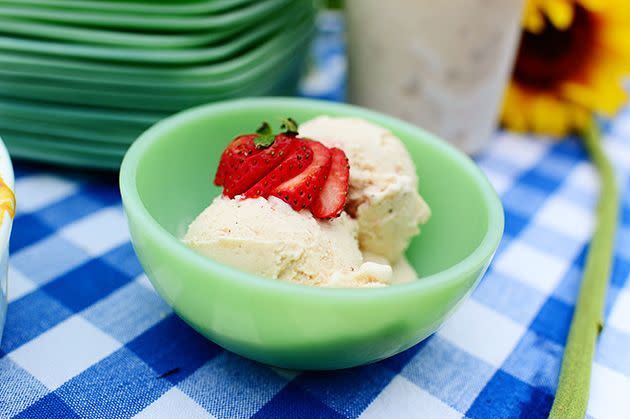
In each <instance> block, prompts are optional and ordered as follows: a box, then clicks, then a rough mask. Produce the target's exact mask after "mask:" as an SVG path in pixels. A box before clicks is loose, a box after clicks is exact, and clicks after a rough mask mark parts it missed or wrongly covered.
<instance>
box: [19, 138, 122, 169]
mask: <svg viewBox="0 0 630 419" xmlns="http://www.w3.org/2000/svg"><path fill="white" fill-rule="evenodd" d="M7 149H8V150H9V154H10V155H11V157H12V158H20V159H26V160H32V161H38V162H45V163H51V164H56V165H62V166H71V167H89V168H92V169H108V170H117V169H118V168H119V167H120V163H121V161H122V159H118V158H115V159H109V158H103V157H92V156H85V155H83V154H81V153H69V152H57V151H49V150H33V149H31V148H28V147H27V148H24V147H22V146H20V145H19V144H8V143H7Z"/></svg>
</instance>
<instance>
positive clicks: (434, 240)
mask: <svg viewBox="0 0 630 419" xmlns="http://www.w3.org/2000/svg"><path fill="white" fill-rule="evenodd" d="M317 115H335V116H356V117H361V118H365V119H367V120H370V121H372V122H375V123H377V124H379V125H382V126H384V127H387V128H389V129H390V130H391V131H392V132H393V133H394V134H396V135H397V136H398V137H399V138H400V139H401V140H402V141H403V142H404V143H405V145H406V146H407V148H408V150H409V152H410V153H411V156H412V158H413V160H414V162H415V164H416V166H417V168H418V175H419V177H420V184H421V191H422V195H423V196H424V197H425V199H426V200H427V202H428V203H429V205H430V206H431V208H432V210H433V216H432V217H431V219H430V221H429V222H428V223H427V224H426V226H424V227H423V229H422V234H421V235H419V236H418V237H416V238H415V239H414V240H413V242H412V244H411V246H410V248H409V250H408V251H407V256H408V258H409V260H410V261H411V263H412V265H413V266H414V267H415V268H416V270H417V272H418V274H419V275H420V276H421V279H419V280H417V281H415V282H413V283H409V284H404V285H396V286H391V287H386V288H377V289H330V288H328V289H326V288H316V287H308V286H303V285H296V284H291V283H286V282H281V281H277V280H272V279H267V278H262V277H258V276H255V275H251V274H248V273H245V272H242V271H240V270H238V269H234V268H231V267H228V266H225V265H222V264H221V263H218V262H214V261H212V260H210V259H208V258H205V257H203V256H201V255H198V254H197V253H195V252H193V251H192V250H190V249H188V248H187V247H186V246H184V245H183V244H182V243H181V242H180V240H179V238H180V237H182V236H183V234H184V232H185V230H186V227H187V226H188V224H189V223H190V222H191V221H192V220H193V219H194V217H195V216H196V215H197V214H199V212H201V211H202V210H203V209H204V208H205V207H206V206H207V205H208V204H209V203H210V202H211V201H212V199H213V198H214V197H215V196H217V195H218V194H219V193H220V189H219V188H217V187H215V186H214V185H212V181H211V179H212V176H213V175H214V172H215V170H216V167H217V164H218V160H219V157H220V155H221V152H222V151H223V149H224V148H225V146H226V145H227V143H228V142H229V141H230V140H231V139H232V138H234V137H235V136H236V135H237V134H239V133H243V132H249V131H252V129H255V128H256V127H258V126H259V125H260V122H261V121H270V122H272V123H274V125H278V124H279V118H280V117H285V116H292V117H293V118H295V119H296V120H297V121H306V120H308V119H310V118H313V117H315V116H317ZM120 187H121V191H122V197H123V204H124V207H125V211H126V214H127V218H128V222H129V228H130V230H131V237H132V241H133V244H134V247H135V250H136V252H137V254H138V257H139V259H140V262H141V263H142V266H143V267H144V269H145V271H146V273H147V275H148V277H149V279H150V280H151V282H152V283H153V285H154V286H155V288H156V290H157V291H158V292H159V293H160V295H161V296H162V297H163V298H164V299H165V300H166V302H167V303H168V304H169V305H170V306H171V307H173V309H174V310H175V312H176V313H177V314H178V315H179V316H180V317H181V318H182V319H184V320H185V321H186V322H187V323H188V324H189V325H191V326H192V327H193V328H194V329H195V330H197V331H198V332H199V333H201V334H202V335H204V336H205V337H207V338H208V339H210V340H212V341H214V342H216V343H217V344H219V345H221V346H222V347H224V348H226V349H228V350H230V351H233V352H236V353H237V354H240V355H242V356H244V357H247V358H251V359H254V360H256V361H260V362H263V363H265V364H270V365H274V366H279V367H285V368H291V369H337V368H345V367H352V366H357V365H362V364H366V363H370V362H374V361H378V360H380V359H384V358H387V357H390V356H392V355H395V354H397V353H399V352H401V351H404V350H405V349H407V348H409V347H411V346H413V345H415V344H417V343H418V342H420V341H421V340H423V339H425V338H426V337H428V336H429V335H431V334H432V333H433V332H435V331H436V330H437V329H438V328H439V327H440V325H441V324H442V323H443V322H444V320H445V319H446V318H448V317H449V315H450V314H451V313H453V311H454V310H455V309H456V308H457V306H458V305H459V304H460V303H461V302H462V301H463V300H464V299H465V298H466V296H468V295H469V294H470V292H471V291H472V290H473V288H474V287H475V285H476V284H477V282H478V281H479V279H480V278H481V277H482V275H483V273H484V272H485V270H486V268H487V267H488V265H489V263H490V261H491V259H492V257H493V255H494V252H495V250H496V248H497V246H498V244H499V241H500V239H501V235H502V232H503V209H502V207H501V203H500V201H499V199H498V197H497V195H496V193H495V191H494V189H493V188H492V186H491V185H490V183H488V180H487V179H486V178H485V177H484V175H483V174H482V173H481V171H480V170H479V169H478V168H477V167H476V166H475V164H474V163H473V162H472V161H471V160H470V159H469V158H468V157H466V156H465V155H464V154H462V153H460V152H459V151H457V150H455V149H454V148H453V147H451V146H449V145H448V144H446V143H445V142H444V141H441V140H439V139H437V138H436V137H434V136H433V135H431V134H429V133H427V132H425V131H423V130H421V129H419V128H417V127H415V126H412V125H409V124H407V123H404V122H401V121H399V120H397V119H394V118H391V117H388V116H384V115H381V114H379V113H375V112H372V111H368V110H365V109H362V108H358V107H354V106H349V105H343V104H335V103H329V102H322V101H314V100H306V99H289V98H261V99H245V100H236V101H229V102H223V103H217V104H212V105H207V106H201V107H197V108H194V109H190V110H187V111H185V112H182V113H180V114H178V115H175V116H173V117H170V118H168V119H165V120H163V121H161V122H159V123H158V124H156V125H154V126H153V127H152V128H150V129H149V130H148V131H146V132H145V133H144V134H142V136H141V137H140V138H139V139H138V140H137V141H136V142H135V143H134V144H133V146H132V147H131V149H130V150H129V151H128V152H127V155H126V156H125V159H124V161H123V164H122V168H121V173H120ZM261 222H263V223H264V220H261ZM139 304H141V302H139ZM488 327H492V325H488Z"/></svg>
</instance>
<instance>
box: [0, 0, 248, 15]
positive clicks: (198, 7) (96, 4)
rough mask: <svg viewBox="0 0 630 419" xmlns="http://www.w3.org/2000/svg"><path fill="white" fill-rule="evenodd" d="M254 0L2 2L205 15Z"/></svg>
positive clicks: (4, 2)
mask: <svg viewBox="0 0 630 419" xmlns="http://www.w3.org/2000/svg"><path fill="white" fill-rule="evenodd" d="M255 1H256V0H202V1H190V2H181V3H179V4H177V2H173V3H174V4H173V3H171V4H169V3H166V4H165V3H164V2H162V4H160V3H157V2H153V3H151V2H148V3H140V2H131V1H127V2H125V1H121V2H116V1H100V0H90V1H76V0H3V2H2V3H3V4H7V5H12V6H20V7H25V6H30V7H35V8H49V9H67V10H85V11H91V12H109V13H134V14H143V15H147V14H156V15H194V14H200V15H208V14H214V13H217V12H222V11H224V10H227V9H235V8H238V7H242V6H243V5H247V4H250V3H253V2H255Z"/></svg>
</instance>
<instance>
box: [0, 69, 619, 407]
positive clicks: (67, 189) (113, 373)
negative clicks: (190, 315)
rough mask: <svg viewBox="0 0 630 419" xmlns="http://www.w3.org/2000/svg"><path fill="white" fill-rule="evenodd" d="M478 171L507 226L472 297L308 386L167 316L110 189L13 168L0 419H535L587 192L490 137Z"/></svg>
mask: <svg viewBox="0 0 630 419" xmlns="http://www.w3.org/2000/svg"><path fill="white" fill-rule="evenodd" d="M324 61H325V60H324ZM329 82H330V79H329ZM325 84H326V83H323V84H322V83H319V84H318V83H313V84H311V87H312V86H319V87H321V86H322V85H325ZM340 94H341V93H339V92H337V93H335V95H337V96H339V95H340ZM605 131H606V140H605V144H606V149H607V151H608V153H609V155H610V156H611V157H612V158H613V160H614V162H615V164H616V166H617V168H618V173H619V183H620V187H621V190H622V197H623V198H622V211H621V220H620V226H619V232H618V236H617V245H616V247H615V250H616V252H615V260H614V269H613V273H612V277H611V280H610V288H609V292H608V301H607V304H606V319H607V320H606V324H605V327H604V330H603V333H602V335H601V337H600V339H599V342H598V345H597V355H596V359H595V362H594V365H593V378H592V386H591V399H590V402H589V407H588V414H589V416H590V417H594V418H628V417H630V397H628V396H629V395H630V281H628V276H630V190H629V189H628V188H627V186H628V181H629V178H628V173H629V172H630V111H629V112H626V113H625V114H623V115H621V116H620V117H619V118H618V119H616V120H615V121H613V122H612V123H611V124H609V125H608V126H606V127H605ZM478 162H479V164H480V166H481V167H482V169H483V170H484V171H485V172H486V174H487V175H488V177H489V178H490V180H491V182H492V183H493V184H494V186H495V187H496V189H497V191H498V192H499V194H500V195H501V198H502V201H503V204H504V206H505V213H506V229H505V237H504V239H503V242H502V245H501V246H500V248H499V250H498V252H497V255H496V258H495V260H494V263H493V264H492V265H491V267H490V269H489V270H488V273H487V274H486V276H485V278H484V279H483V280H482V281H481V283H480V285H479V286H478V288H477V289H476V291H475V292H474V293H473V294H472V296H471V298H469V299H468V300H467V302H466V303H465V304H463V305H462V306H461V308H460V309H459V310H458V311H457V312H456V313H455V314H454V316H453V317H452V318H451V319H450V320H448V321H447V322H446V324H445V325H444V326H443V327H442V328H441V330H440V331H439V332H437V333H436V334H435V335H434V336H432V337H431V338H429V339H427V340H425V341H424V342H421V343H420V344H418V345H416V346H415V347H413V348H411V349H409V350H407V351H405V352H403V353H401V354H399V355H397V356H394V357H392V358H390V359H387V360H384V361H382V362H379V363H377V364H373V365H369V366H364V367H360V368H354V369H349V370H345V371H337V372H318V373H314V372H297V371H286V370H279V369H275V368H270V367H267V366H264V365H260V364H257V363H255V362H251V361H249V360H247V359H244V358H241V357H239V356H237V355H234V354H232V353H229V352H227V351H225V350H223V349H221V348H220V347H218V346H217V345H215V344H213V343H212V342H209V341H207V340H206V339H205V338H203V337H202V336H200V335H198V334H197V333H196V332H194V331H193V330H192V329H191V328H190V327H188V326H187V325H186V324H184V323H183V322H182V321H181V320H180V319H179V318H178V317H177V316H176V315H174V314H173V312H172V311H171V310H170V308H169V307H168V306H167V305H166V304H165V303H164V302H163V301H162V300H161V299H160V298H159V297H158V296H157V294H156V293H155V292H154V291H153V289H152V287H151V285H150V283H149V282H148V280H147V278H146V277H145V275H144V274H143V272H142V269H141V267H140V265H139V264H138V261H137V259H136V257H135V255H134V252H133V249H132V247H131V244H130V242H129V236H128V233H127V227H126V222H125V219H124V214H123V211H122V207H121V203H120V196H119V192H118V187H117V181H116V177H115V176H114V175H111V174H102V173H93V174H88V175H85V174H80V172H78V171H70V170H59V169H52V168H50V167H43V166H36V165H29V164H25V163H16V164H15V168H16V194H17V199H18V202H19V205H18V213H17V215H16V218H15V224H14V229H13V235H12V239H11V245H10V251H11V259H10V271H9V276H10V278H9V307H8V313H7V323H6V327H5V331H4V338H3V341H2V344H1V345H0V417H12V416H17V417H33V418H42V417H60V418H72V417H86V418H97V417H135V416H137V417H146V418H161V417H164V418H171V417H182V418H184V417H186V418H188V417H191V418H197V417H199V418H211V417H218V418H240V417H261V418H262V417H269V418H281V417H299V418H302V417H305V418H306V417H323V418H324V417H325V418H338V417H339V418H340V417H349V418H356V417H361V418H383V417H396V418H398V417H400V418H403V417H405V418H407V417H410V418H411V417H418V418H456V417H463V416H466V417H472V418H503V417H505V418H508V417H528V418H537V417H545V416H546V415H547V413H548V411H549V409H550V407H551V403H552V399H553V393H554V391H555V388H556V384H557V380H558V373H559V367H560V361H561V356H562V352H563V345H564V343H565V340H566V336H567V331H568V327H569V323H570V320H571V314H572V310H573V305H574V302H575V299H576V295H577V291H578V281H579V278H580V275H581V272H582V269H583V265H584V256H585V252H586V249H587V246H588V239H589V236H590V234H591V232H592V228H593V216H592V214H593V206H594V203H595V200H596V197H597V192H598V186H597V185H598V183H597V178H596V176H595V174H594V172H593V170H592V168H591V166H590V165H589V163H588V162H587V160H586V156H585V154H584V151H583V150H582V148H581V147H580V145H579V142H578V141H577V140H575V139H573V140H568V141H566V142H563V143H551V142H549V141H545V140H544V139H532V138H525V137H518V136H515V135H512V134H506V133H499V134H498V135H497V137H496V138H495V139H494V141H493V143H492V145H491V147H490V148H489V149H488V151H487V152H486V153H485V154H483V155H482V156H480V157H479V158H478ZM424 181H425V182H430V179H425V180H424Z"/></svg>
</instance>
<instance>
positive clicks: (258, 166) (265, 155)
mask: <svg viewBox="0 0 630 419" xmlns="http://www.w3.org/2000/svg"><path fill="white" fill-rule="evenodd" d="M255 140H256V137H255V138H253V139H252V140H251V141H252V143H253V142H254V141H255ZM271 140H272V141H273V143H272V144H271V145H269V146H265V147H257V146H255V147H254V148H255V149H254V151H253V152H251V153H249V154H248V155H247V157H245V159H244V160H243V162H242V163H241V164H240V165H239V166H238V168H237V169H235V170H230V171H229V172H228V177H227V179H225V181H224V189H223V194H224V195H226V196H228V197H230V198H234V196H236V195H240V194H242V193H243V192H245V191H247V190H248V189H250V188H251V187H252V186H253V185H254V184H256V182H258V181H259V180H260V179H262V178H263V177H264V176H265V175H267V174H268V173H269V172H271V171H273V170H274V168H275V167H276V166H278V165H279V164H280V163H281V162H282V161H284V160H285V159H286V158H287V156H288V155H290V154H291V152H292V151H293V149H294V147H295V146H294V142H295V141H296V140H295V138H294V137H292V136H287V135H284V134H279V135H276V136H275V138H273V137H271Z"/></svg>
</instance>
